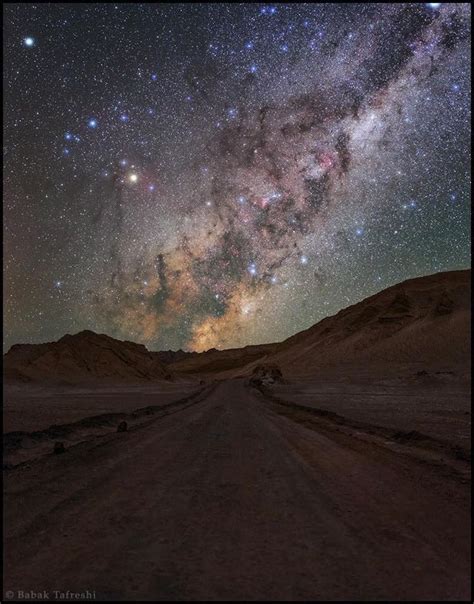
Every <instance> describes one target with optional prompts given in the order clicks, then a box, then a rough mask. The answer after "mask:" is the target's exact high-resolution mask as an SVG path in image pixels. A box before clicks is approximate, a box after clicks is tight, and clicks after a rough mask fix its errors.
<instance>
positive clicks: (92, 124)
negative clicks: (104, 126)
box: [87, 118, 97, 128]
mask: <svg viewBox="0 0 474 604" xmlns="http://www.w3.org/2000/svg"><path fill="white" fill-rule="evenodd" d="M87 125H88V126H89V128H97V120H96V119H94V118H92V119H90V120H89V121H88V122H87Z"/></svg>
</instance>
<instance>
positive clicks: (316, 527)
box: [4, 380, 470, 601]
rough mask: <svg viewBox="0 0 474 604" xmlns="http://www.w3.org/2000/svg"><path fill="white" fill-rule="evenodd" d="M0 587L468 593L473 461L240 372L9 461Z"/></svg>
mask: <svg viewBox="0 0 474 604" xmlns="http://www.w3.org/2000/svg"><path fill="white" fill-rule="evenodd" d="M5 490H6V506H5V519H4V521H5V539H6V541H5V555H6V560H5V580H4V589H5V591H10V592H14V594H16V593H17V592H18V590H23V591H27V590H32V591H36V592H39V591H42V590H47V591H50V592H52V590H62V591H66V590H69V591H75V592H84V591H85V590H89V591H92V590H94V591H95V592H96V597H97V599H100V600H108V599H109V600H126V599H130V600H134V599H137V600H205V599H210V600H356V601H357V600H362V601H366V600H437V599H439V600H467V599H469V598H470V587H469V584H470V576H469V568H470V554H469V551H470V540H469V534H470V531H469V507H470V501H469V482H468V463H467V462H466V461H465V460H462V459H456V458H455V457H453V458H452V459H448V458H445V457H443V455H442V454H440V453H439V452H430V451H427V452H424V451H423V450H422V449H420V450H416V449H415V448H413V447H405V448H404V445H400V443H392V442H390V441H387V440H384V439H383V438H382V437H380V435H373V436H371V434H370V432H365V433H364V432H363V431H362V432H361V431H360V430H356V429H352V428H351V427H350V426H340V425H338V424H337V423H331V420H330V418H329V419H325V418H324V417H322V418H318V417H313V416H310V415H308V414H305V412H304V411H294V412H293V411H292V410H291V409H289V408H286V407H281V406H279V405H278V404H277V403H275V402H272V401H271V400H269V399H266V398H265V397H263V396H262V395H260V394H259V393H258V391H255V390H252V389H250V388H249V387H248V386H246V385H245V383H244V382H243V381H240V380H233V381H227V382H222V383H220V384H218V385H217V386H216V387H215V388H214V389H210V391H209V394H208V395H207V396H206V397H205V398H203V399H202V400H199V401H198V402H197V403H196V404H192V405H188V406H187V407H185V408H182V409H177V410H176V411H175V412H173V413H171V414H169V415H166V416H164V417H159V418H156V419H154V418H151V420H150V421H149V422H148V423H144V424H141V425H138V426H136V428H134V429H132V430H130V431H128V432H124V433H116V432H115V431H111V432H110V434H105V435H103V436H101V437H100V438H94V439H91V440H86V441H85V442H83V443H79V444H77V445H75V446H73V447H71V448H70V449H69V450H68V451H67V452H66V453H64V454H62V455H53V454H46V455H42V456H40V457H38V458H37V459H35V460H33V461H31V462H29V463H28V464H23V465H19V466H17V467H14V468H12V469H10V470H8V471H7V472H6V486H5Z"/></svg>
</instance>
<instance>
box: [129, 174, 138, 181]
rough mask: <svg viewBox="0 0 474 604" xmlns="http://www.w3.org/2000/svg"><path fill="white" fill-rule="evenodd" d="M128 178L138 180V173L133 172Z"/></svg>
mask: <svg viewBox="0 0 474 604" xmlns="http://www.w3.org/2000/svg"><path fill="white" fill-rule="evenodd" d="M128 180H129V181H130V182H133V183H135V182H137V180H138V174H135V172H132V174H130V176H129V177H128Z"/></svg>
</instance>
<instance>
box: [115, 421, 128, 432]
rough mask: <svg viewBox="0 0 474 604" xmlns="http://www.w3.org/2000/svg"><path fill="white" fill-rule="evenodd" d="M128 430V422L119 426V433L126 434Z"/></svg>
mask: <svg viewBox="0 0 474 604" xmlns="http://www.w3.org/2000/svg"><path fill="white" fill-rule="evenodd" d="M127 429H128V426H127V422H125V421H123V422H120V424H119V425H118V426H117V432H126V431H127Z"/></svg>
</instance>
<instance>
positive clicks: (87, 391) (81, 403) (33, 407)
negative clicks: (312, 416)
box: [3, 380, 197, 432]
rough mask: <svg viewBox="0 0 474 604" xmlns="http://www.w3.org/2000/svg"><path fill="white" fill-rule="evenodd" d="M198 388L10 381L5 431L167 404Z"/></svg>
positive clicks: (193, 383)
mask: <svg viewBox="0 0 474 604" xmlns="http://www.w3.org/2000/svg"><path fill="white" fill-rule="evenodd" d="M196 388H197V380H188V381H185V380H180V381H176V382H165V381H160V382H156V383H154V384H146V383H145V384H137V385H132V384H129V385H117V386H115V385H108V386H98V385H97V384H94V385H92V386H89V387H87V386H82V387H79V386H75V387H64V386H63V387H61V386H58V387H52V386H40V385H36V386H35V385H23V384H22V385H16V384H7V385H6V386H5V388H4V391H3V430H4V432H12V431H14V430H23V431H28V432H30V431H32V430H42V429H45V428H48V427H49V426H51V425H52V424H65V423H70V422H74V421H77V420H79V419H82V418H83V417H87V416H91V415H99V414H101V413H111V412H121V411H132V410H134V409H137V408H138V407H140V406H145V405H150V404H153V405H157V404H167V403H169V402H171V401H173V400H178V399H180V398H182V397H184V396H186V395H187V394H189V393H190V392H193V391H194V390H196Z"/></svg>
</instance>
